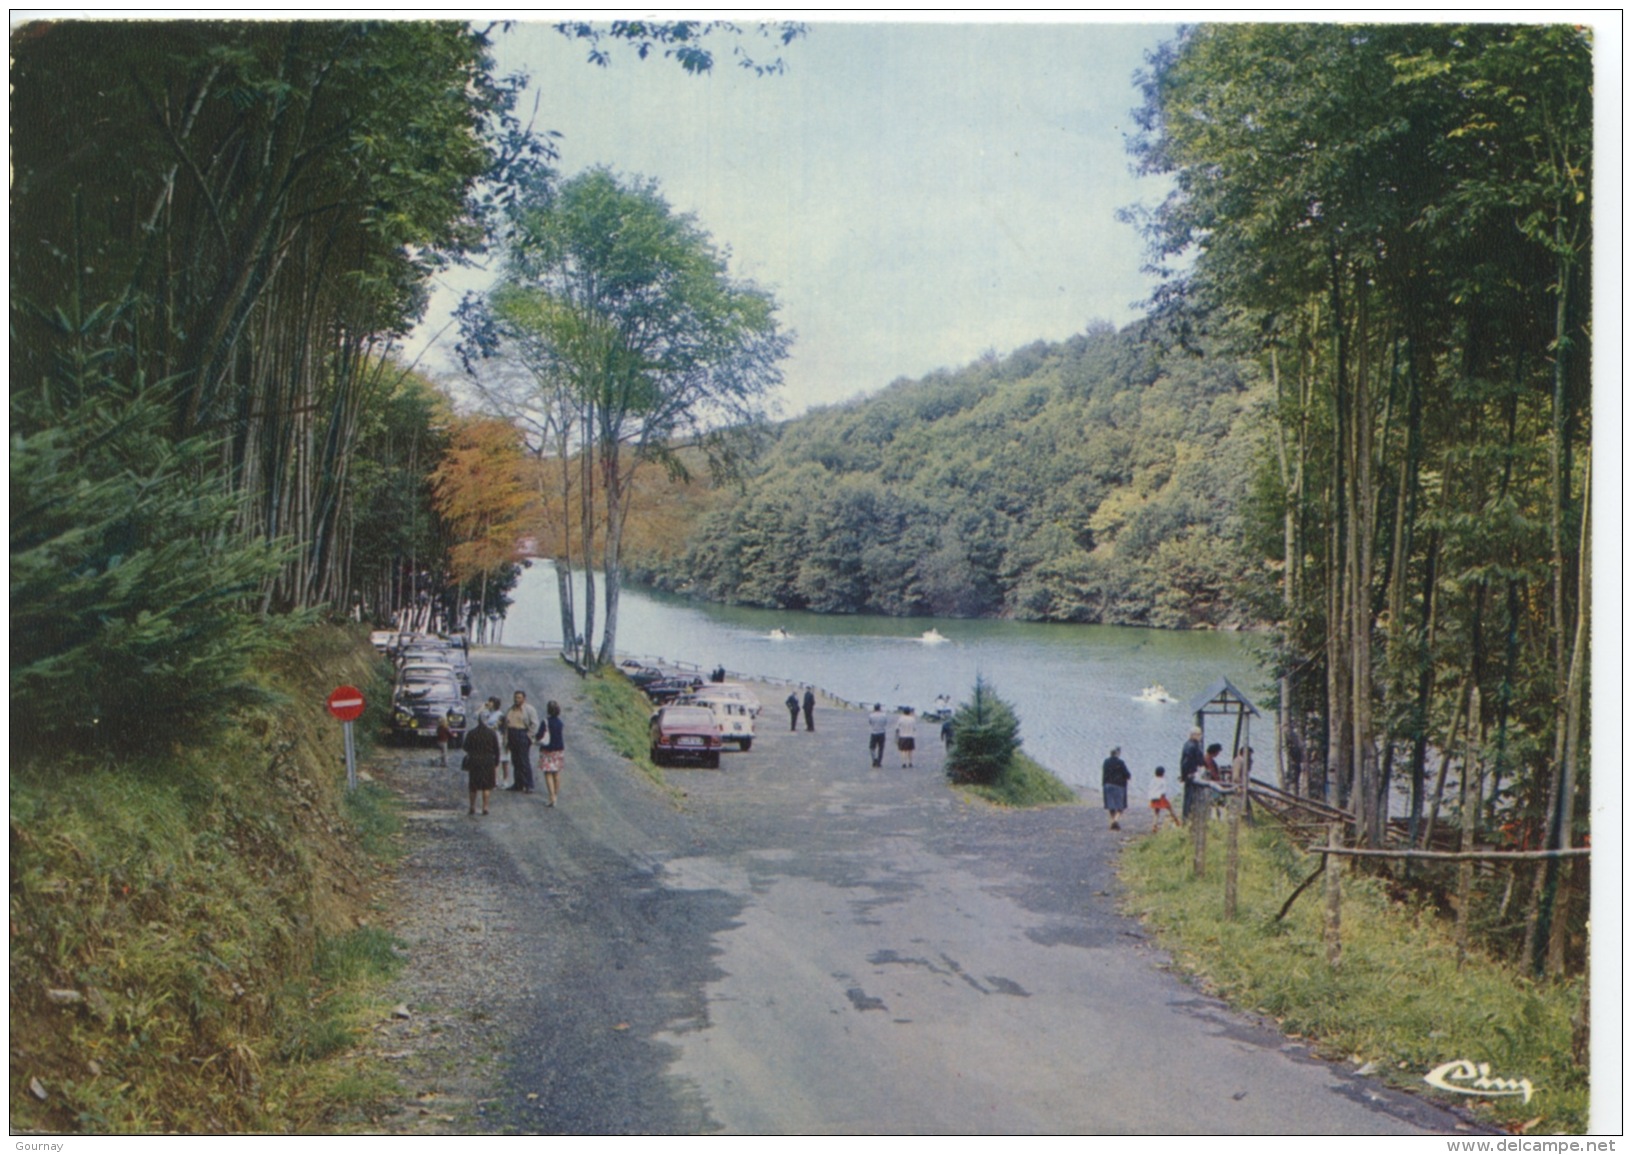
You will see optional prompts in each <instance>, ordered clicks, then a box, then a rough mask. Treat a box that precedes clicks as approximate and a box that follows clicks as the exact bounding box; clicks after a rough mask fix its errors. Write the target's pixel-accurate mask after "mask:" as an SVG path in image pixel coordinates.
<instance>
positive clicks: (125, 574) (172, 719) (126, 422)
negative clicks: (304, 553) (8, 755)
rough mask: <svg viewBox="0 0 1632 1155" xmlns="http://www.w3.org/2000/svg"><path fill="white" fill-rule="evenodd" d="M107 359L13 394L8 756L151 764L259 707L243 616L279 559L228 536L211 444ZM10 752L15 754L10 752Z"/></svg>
mask: <svg viewBox="0 0 1632 1155" xmlns="http://www.w3.org/2000/svg"><path fill="white" fill-rule="evenodd" d="M105 361H106V358H105V354H104V351H102V350H96V351H94V352H92V353H91V354H89V355H87V356H86V357H85V358H84V359H83V360H82V361H80V362H79V363H78V364H74V363H69V364H67V365H65V366H64V368H63V375H62V376H61V377H58V378H55V379H51V380H48V381H46V382H41V383H39V384H37V385H36V386H35V387H33V388H30V387H28V386H26V385H21V386H20V385H18V384H17V383H14V385H13V390H12V394H11V428H12V437H11V462H10V465H11V474H10V477H11V701H12V708H13V724H12V741H13V750H14V751H15V750H18V749H19V748H22V749H28V748H32V747H34V746H36V745H37V744H41V743H59V742H66V743H68V744H69V745H70V746H72V747H77V748H81V749H110V750H115V751H124V752H129V751H134V750H140V749H150V750H151V749H156V748H157V749H162V748H164V747H166V746H167V745H169V744H170V743H172V742H181V741H186V740H189V739H190V738H193V737H195V736H196V735H197V734H198V733H199V732H200V731H207V730H209V729H213V728H218V727H220V726H221V725H223V724H224V722H225V721H226V719H227V718H228V716H229V715H230V712H231V710H232V709H233V708H234V707H235V706H240V705H243V704H246V703H248V702H252V701H257V700H259V699H260V698H261V697H262V693H261V691H260V690H259V689H258V688H257V687H256V685H255V684H254V682H253V680H252V679H251V677H250V673H251V670H252V669H253V667H254V664H255V661H256V659H257V658H258V657H259V656H260V655H261V654H263V653H264V652H265V651H266V649H267V648H268V647H269V646H272V645H274V644H276V641H277V633H276V632H275V630H274V629H272V628H269V624H268V623H265V622H263V621H261V620H260V619H259V618H258V616H257V615H255V614H254V613H252V612H251V611H250V609H249V605H248V603H249V602H250V600H251V599H252V598H253V597H254V595H255V593H256V592H257V591H258V589H259V588H260V586H261V583H262V582H263V581H265V580H266V579H267V578H268V577H269V576H270V575H271V574H273V573H275V572H276V570H277V568H278V566H279V564H280V562H281V561H282V554H281V553H280V551H278V550H276V549H274V548H272V547H271V546H268V545H265V544H258V543H255V542H245V541H244V540H243V539H241V538H239V537H237V536H236V535H235V534H234V532H233V529H234V514H235V504H234V502H233V501H232V500H231V498H230V496H228V495H226V494H224V493H223V491H222V489H221V487H220V486H219V485H218V484H216V482H215V477H216V474H215V470H214V462H215V456H214V446H213V445H212V444H211V443H210V442H209V441H207V440H205V439H203V438H188V439H183V440H174V439H172V438H171V437H170V435H169V430H168V427H167V423H168V404H167V402H168V396H167V394H166V391H165V390H162V389H159V388H143V387H141V386H140V385H137V386H136V387H134V388H127V387H124V386H122V385H121V384H120V383H118V382H116V381H115V380H113V379H111V378H110V377H109V376H108V375H107V374H106V373H105V372H104V371H103V369H102V366H103V365H104V364H105ZM19 744H20V745H19Z"/></svg>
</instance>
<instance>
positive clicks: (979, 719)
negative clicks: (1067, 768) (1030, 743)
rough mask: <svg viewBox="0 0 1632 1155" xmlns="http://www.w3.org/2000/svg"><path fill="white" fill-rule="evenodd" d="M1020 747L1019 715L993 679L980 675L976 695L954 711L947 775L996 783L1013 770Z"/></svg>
mask: <svg viewBox="0 0 1632 1155" xmlns="http://www.w3.org/2000/svg"><path fill="white" fill-rule="evenodd" d="M1019 749H1020V718H1019V715H1017V714H1016V713H1015V712H1014V707H1013V706H1011V705H1009V704H1008V703H1007V702H1005V701H1004V700H1003V699H1002V698H1000V697H998V696H997V694H996V693H995V692H994V691H993V690H992V686H991V683H989V682H988V681H986V679H985V678H981V677H977V678H976V679H975V690H974V694H973V696H972V697H971V698H970V699H969V701H967V702H964V703H961V704H960V705H959V706H958V709H957V711H956V712H955V713H954V714H953V715H952V748H951V749H950V750H949V751H948V752H947V756H946V774H947V777H949V778H951V779H952V781H954V782H958V783H970V784H973V785H977V786H991V785H994V784H995V783H997V782H998V781H999V780H1000V779H1001V778H1003V776H1004V775H1006V774H1007V773H1008V772H1009V767H1010V764H1011V763H1012V762H1013V760H1014V757H1015V754H1016V753H1017V752H1018V751H1019Z"/></svg>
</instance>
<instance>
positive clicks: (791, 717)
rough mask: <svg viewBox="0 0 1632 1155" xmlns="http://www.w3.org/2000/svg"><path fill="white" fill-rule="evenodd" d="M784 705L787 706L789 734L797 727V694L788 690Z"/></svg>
mask: <svg viewBox="0 0 1632 1155" xmlns="http://www.w3.org/2000/svg"><path fill="white" fill-rule="evenodd" d="M785 705H786V706H787V707H788V733H790V734H791V733H793V732H794V731H795V730H797V729H798V728H799V695H798V694H796V693H794V692H793V691H792V690H789V691H788V700H787V702H786V703H785Z"/></svg>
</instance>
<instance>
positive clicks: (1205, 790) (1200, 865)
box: [1185, 773, 1213, 878]
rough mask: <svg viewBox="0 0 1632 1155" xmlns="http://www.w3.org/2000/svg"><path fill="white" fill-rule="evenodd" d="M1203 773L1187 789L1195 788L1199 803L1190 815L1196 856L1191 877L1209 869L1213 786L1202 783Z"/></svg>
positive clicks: (1195, 876) (1191, 868) (1196, 876)
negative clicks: (1208, 818) (1209, 813)
mask: <svg viewBox="0 0 1632 1155" xmlns="http://www.w3.org/2000/svg"><path fill="white" fill-rule="evenodd" d="M1200 782H1201V775H1200V774H1199V773H1198V774H1197V775H1196V783H1197V784H1196V785H1194V786H1187V787H1185V789H1187V790H1195V791H1196V796H1197V801H1198V805H1197V806H1196V808H1195V811H1194V812H1193V813H1192V814H1191V816H1190V837H1191V838H1193V839H1194V840H1195V848H1196V853H1195V858H1194V859H1193V860H1192V862H1191V864H1190V877H1192V878H1200V877H1201V876H1202V874H1203V873H1205V872H1206V870H1207V814H1208V812H1209V811H1211V810H1212V808H1213V792H1212V790H1211V788H1209V787H1206V786H1202V785H1200Z"/></svg>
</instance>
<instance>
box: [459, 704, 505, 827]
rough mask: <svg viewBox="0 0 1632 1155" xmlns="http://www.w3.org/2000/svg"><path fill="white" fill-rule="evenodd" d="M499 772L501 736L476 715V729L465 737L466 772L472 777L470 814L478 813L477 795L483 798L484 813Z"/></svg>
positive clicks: (480, 716) (479, 715) (484, 718)
mask: <svg viewBox="0 0 1632 1155" xmlns="http://www.w3.org/2000/svg"><path fill="white" fill-rule="evenodd" d="M498 770H499V736H498V734H496V733H494V731H493V730H492V729H490V728H489V727H488V724H487V718H486V717H484V716H483V715H482V714H479V713H478V714H477V715H476V728H475V729H474V730H472V731H471V732H470V733H468V734H466V735H465V772H466V773H467V774H469V775H470V813H472V814H474V813H476V795H477V794H478V793H480V794H481V796H482V813H483V814H486V813H487V798H488V795H489V793H491V791H492V790H493V780H494V778H495V777H496V776H497V774H498Z"/></svg>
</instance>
